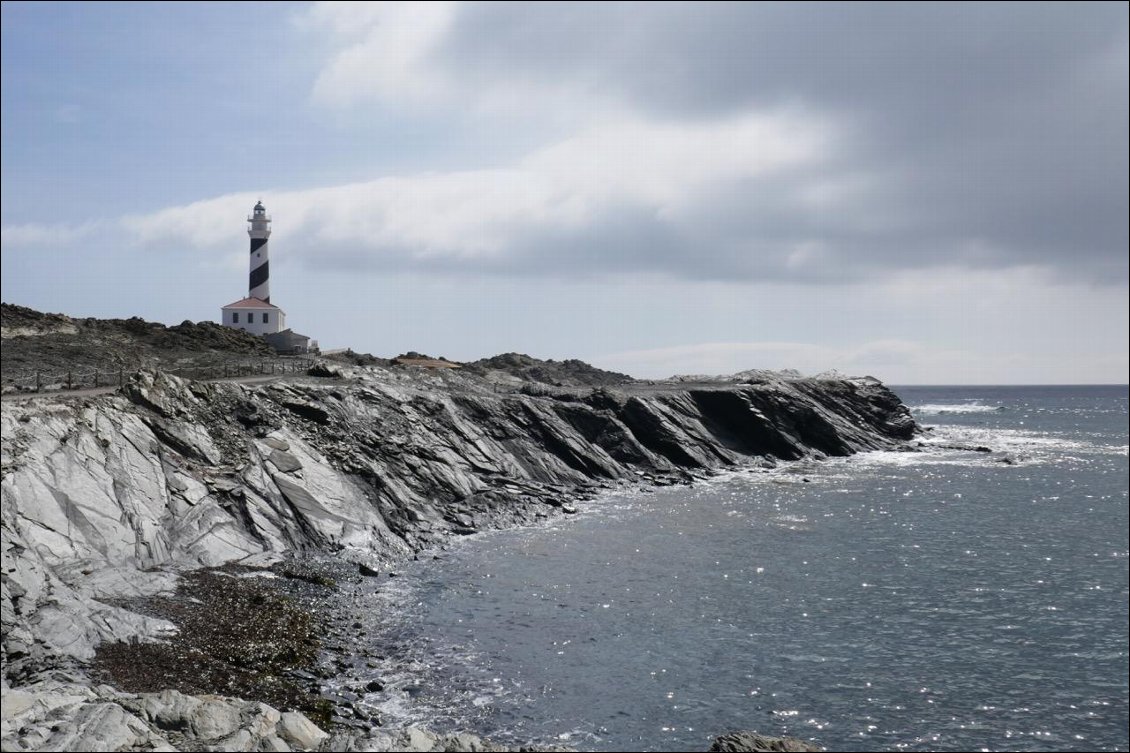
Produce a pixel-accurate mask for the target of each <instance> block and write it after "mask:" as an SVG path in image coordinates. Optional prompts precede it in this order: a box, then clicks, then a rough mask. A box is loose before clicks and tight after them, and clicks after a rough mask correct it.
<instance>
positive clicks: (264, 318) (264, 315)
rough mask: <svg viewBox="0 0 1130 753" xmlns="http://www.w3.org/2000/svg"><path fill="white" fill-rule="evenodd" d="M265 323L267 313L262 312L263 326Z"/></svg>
mask: <svg viewBox="0 0 1130 753" xmlns="http://www.w3.org/2000/svg"><path fill="white" fill-rule="evenodd" d="M266 323H267V312H266V311H264V312H263V324H266Z"/></svg>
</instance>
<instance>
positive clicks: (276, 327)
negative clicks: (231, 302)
mask: <svg viewBox="0 0 1130 753" xmlns="http://www.w3.org/2000/svg"><path fill="white" fill-rule="evenodd" d="M264 313H265V314H266V315H267V318H268V321H267V323H266V324H264V323H263V314H264ZM232 314H239V322H233V321H232ZM222 316H223V325H224V326H225V327H232V328H233V329H242V330H244V331H245V332H250V333H251V334H253V335H265V334H267V333H269V332H282V331H283V330H284V329H286V314H285V313H284V312H283V310H282V309H251V308H238V309H227V308H226V309H223V313H222ZM248 316H250V317H251V319H252V321H250V322H249V321H247V318H248Z"/></svg>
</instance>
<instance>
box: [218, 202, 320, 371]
mask: <svg viewBox="0 0 1130 753" xmlns="http://www.w3.org/2000/svg"><path fill="white" fill-rule="evenodd" d="M247 221H248V222H249V223H250V225H248V227H247V234H248V235H249V236H250V237H251V266H250V270H249V272H248V278H247V297H246V298H241V299H240V300H238V301H236V302H234V303H229V304H228V305H227V306H224V307H223V308H222V309H221V310H220V323H221V324H223V325H224V326H225V327H233V328H235V329H242V330H243V331H244V332H250V333H251V334H253V335H262V336H263V339H265V340H266V341H267V342H268V343H269V344H270V345H271V347H273V348H274V349H275V350H276V351H277V352H279V353H284V354H304V353H317V352H318V341H317V340H311V339H310V338H309V337H308V336H306V335H300V334H298V333H297V332H295V331H294V330H292V329H287V328H286V312H285V311H283V310H282V309H280V308H279V307H278V306H276V305H274V304H273V303H271V267H270V259H269V258H268V251H267V239H268V238H270V237H271V218H270V216H269V215H268V214H267V208H266V207H264V206H263V202H262V201H257V202H255V206H254V208H252V210H251V216H250V217H248V218H247Z"/></svg>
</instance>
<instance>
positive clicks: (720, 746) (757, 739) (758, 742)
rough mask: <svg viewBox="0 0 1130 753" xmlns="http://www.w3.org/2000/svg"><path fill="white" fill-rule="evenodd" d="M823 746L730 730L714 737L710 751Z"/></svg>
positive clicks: (782, 751)
mask: <svg viewBox="0 0 1130 753" xmlns="http://www.w3.org/2000/svg"><path fill="white" fill-rule="evenodd" d="M818 750H821V748H817V747H815V746H812V745H809V744H808V743H806V742H805V741H804V740H798V739H796V738H795V737H767V736H766V735H759V734H757V733H756V732H730V733H728V734H725V735H721V736H719V737H716V738H714V743H713V744H712V745H711V746H710V753H740V752H741V751H754V753H806V751H818Z"/></svg>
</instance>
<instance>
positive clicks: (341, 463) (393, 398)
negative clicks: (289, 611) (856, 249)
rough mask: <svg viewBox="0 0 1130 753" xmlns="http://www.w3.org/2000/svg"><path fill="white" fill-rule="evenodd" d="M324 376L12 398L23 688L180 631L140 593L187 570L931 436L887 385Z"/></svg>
mask: <svg viewBox="0 0 1130 753" xmlns="http://www.w3.org/2000/svg"><path fill="white" fill-rule="evenodd" d="M312 374H317V376H314V375H311V376H307V377H302V378H286V379H280V380H277V381H274V382H271V383H269V384H266V385H260V386H254V387H251V386H246V385H238V384H225V383H214V384H205V383H199V382H186V381H183V380H180V379H177V378H175V377H171V376H167V375H165V374H163V373H159V372H156V373H155V372H139V373H138V374H136V375H135V376H134V377H133V379H132V380H131V381H130V383H129V384H128V385H127V386H126V387H125V388H123V389H122V390H120V391H119V392H118V393H116V394H112V395H106V396H102V397H98V398H89V399H85V400H71V401H65V400H51V399H40V400H35V401H30V402H24V403H18V404H16V403H6V404H5V405H4V410H3V416H2V429H3V432H2V435H3V443H2V466H3V467H2V474H3V480H2V483H0V493H2V500H3V513H2V519H0V534H2V542H0V546H2V550H3V573H2V586H0V588H2V591H0V610H2V617H3V625H4V633H3V646H2V651H3V654H2V658H3V673H4V686H5V693H6V694H7V693H9V691H11V689H12V688H13V687H15V686H20V685H26V684H27V683H30V682H34V681H41V680H42V679H43V677H44V676H45V674H44V673H45V672H47V671H48V670H50V669H51V668H52V667H67V668H69V670H70V671H72V672H77V673H79V675H81V673H82V672H83V667H84V666H85V662H88V661H89V660H90V659H91V658H92V657H93V656H94V654H95V649H96V647H97V646H98V645H99V644H100V643H102V642H106V641H137V642H148V641H158V640H161V639H162V638H164V637H167V636H169V635H171V634H173V633H175V631H176V630H177V627H176V625H174V624H173V623H171V622H169V621H167V620H166V619H163V618H161V617H160V616H154V615H153V614H141V613H139V612H138V611H134V610H132V609H130V608H129V604H130V600H131V599H132V600H136V599H138V598H141V597H152V596H154V595H156V594H161V593H167V592H169V591H171V590H172V589H173V588H174V586H175V584H176V582H177V578H178V573H183V572H185V571H187V570H192V569H195V568H201V567H210V566H217V565H221V564H223V563H230V562H233V561H239V562H241V563H243V564H246V565H264V564H269V563H271V562H274V561H277V560H279V559H280V558H282V557H285V556H288V555H293V554H296V553H297V554H301V553H305V552H315V551H317V552H326V551H336V552H339V553H340V555H341V556H342V557H344V558H347V559H351V560H354V561H357V562H363V563H365V564H366V565H368V566H372V567H379V565H380V563H381V562H382V561H390V560H395V559H397V558H402V557H404V556H407V555H410V554H411V553H413V552H414V551H417V550H419V549H421V548H424V547H426V546H428V545H431V544H434V543H437V542H439V541H441V540H442V539H444V538H445V537H449V536H452V535H465V534H470V533H474V532H475V531H478V530H482V529H485V528H490V527H499V526H510V525H515V524H521V523H526V522H532V521H536V520H537V519H539V518H544V517H546V516H550V515H555V514H560V513H561V512H562V511H565V512H568V511H570V510H571V502H572V501H574V500H575V499H576V498H578V496H588V497H591V496H593V495H595V494H596V493H598V492H599V490H600V489H601V488H606V487H611V486H615V485H619V484H624V483H675V482H679V481H683V480H687V479H691V478H693V477H694V476H696V475H700V474H704V473H708V472H710V471H712V470H714V469H718V468H725V467H732V466H738V465H741V464H745V463H748V462H750V461H751V460H760V461H761V462H773V461H776V460H779V459H795V458H799V457H801V456H805V455H813V454H816V455H821V454H823V455H846V454H850V453H854V452H858V451H862V450H869V449H886V448H891V447H895V446H899V445H900V444H901V442H902V440H905V439H908V438H909V437H911V436H912V434H913V433H914V431H915V430H916V427H915V425H914V422H913V420H912V419H911V417H910V414H909V412H908V411H907V409H906V408H905V407H904V406H903V405H902V404H901V403H900V402H899V400H898V399H897V397H896V396H895V395H894V394H892V393H891V392H890V391H889V390H887V389H886V388H885V387H883V386H882V385H881V384H880V383H878V382H877V381H875V380H871V379H839V380H803V379H801V380H775V379H771V378H762V379H760V380H759V381H758V382H757V383H746V384H735V383H704V384H693V383H679V384H669V385H650V384H643V383H628V384H623V385H617V386H615V387H599V388H590V387H577V388H569V389H557V390H553V391H552V392H551V393H546V394H528V393H531V392H533V393H538V391H536V390H515V389H512V388H509V387H505V386H501V385H499V384H498V383H496V382H491V381H487V380H484V379H481V378H479V377H476V376H474V375H471V374H460V373H457V372H437V373H429V372H406V371H404V370H391V369H362V368H348V367H337V366H334V367H320V368H318V369H316V370H314V371H313V372H312ZM13 692H14V691H13ZM5 734H8V731H7V730H6V732H5Z"/></svg>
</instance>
